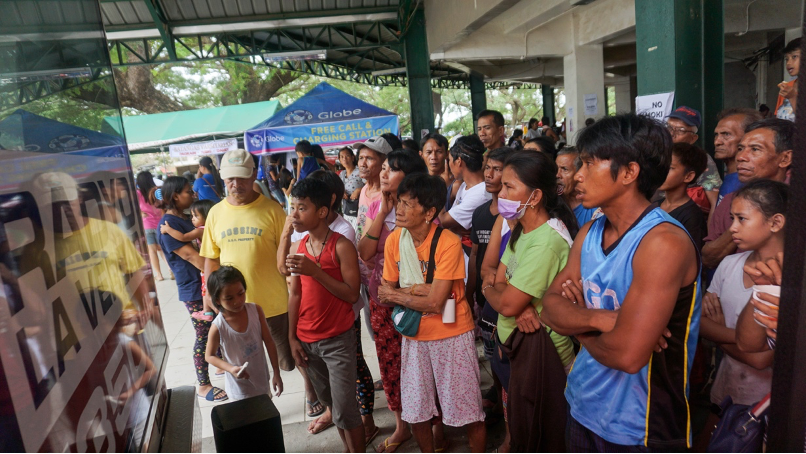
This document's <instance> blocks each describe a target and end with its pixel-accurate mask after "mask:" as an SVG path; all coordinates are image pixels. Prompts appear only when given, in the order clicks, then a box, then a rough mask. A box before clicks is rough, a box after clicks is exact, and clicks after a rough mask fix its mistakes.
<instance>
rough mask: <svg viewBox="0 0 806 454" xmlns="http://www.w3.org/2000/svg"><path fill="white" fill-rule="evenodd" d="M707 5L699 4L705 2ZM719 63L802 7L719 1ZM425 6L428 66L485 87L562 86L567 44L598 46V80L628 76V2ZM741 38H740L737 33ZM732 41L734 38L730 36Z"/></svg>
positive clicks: (487, 0)
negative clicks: (494, 83)
mask: <svg viewBox="0 0 806 454" xmlns="http://www.w3.org/2000/svg"><path fill="white" fill-rule="evenodd" d="M706 1H707V0H706ZM723 1H724V9H725V56H726V60H727V61H735V60H737V59H743V58H747V57H748V56H751V55H752V54H753V53H754V52H755V51H757V50H758V49H761V48H764V47H766V46H767V45H768V43H769V42H771V41H772V39H774V38H775V37H777V36H780V35H782V34H783V32H784V30H785V29H789V28H796V27H799V26H800V20H799V18H802V17H803V14H802V12H803V10H802V9H803V4H804V0H755V1H753V0H723ZM465 3H466V4H463V7H461V8H457V7H456V5H455V4H453V2H445V1H444V0H425V12H426V24H427V27H428V41H429V49H430V51H431V59H432V60H436V61H442V62H444V63H446V64H447V65H449V66H452V67H454V68H457V69H462V70H473V71H477V72H479V73H481V74H483V75H484V76H485V77H486V78H487V79H488V80H512V81H519V82H530V83H548V84H552V85H556V84H561V83H562V75H563V56H564V55H567V54H570V53H571V52H572V51H573V44H574V42H576V43H577V44H578V45H585V44H601V45H602V47H603V59H604V67H605V72H606V73H609V74H612V75H614V76H631V75H635V72H636V61H635V56H636V54H635V3H634V0H593V1H591V2H580V1H578V0H473V2H472V4H471V2H470V1H469V0H468V1H467V2H465ZM748 4H750V7H749V15H748V13H747V12H748ZM745 30H747V31H746V32H745ZM737 35H738V36H737Z"/></svg>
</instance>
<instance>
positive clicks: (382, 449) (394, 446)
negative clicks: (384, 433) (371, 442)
mask: <svg viewBox="0 0 806 454" xmlns="http://www.w3.org/2000/svg"><path fill="white" fill-rule="evenodd" d="M401 444H403V442H400V443H389V438H387V439H386V440H384V441H383V444H382V445H378V447H377V448H376V449H375V452H395V451H397V447H398V446H400V445H401ZM390 448H392V450H391V451H389V449H390Z"/></svg>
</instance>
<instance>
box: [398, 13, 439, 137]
mask: <svg viewBox="0 0 806 454" xmlns="http://www.w3.org/2000/svg"><path fill="white" fill-rule="evenodd" d="M407 27H408V30H407V31H406V32H405V46H406V78H407V79H408V84H409V99H410V101H411V131H412V133H411V134H412V137H414V140H419V139H420V138H421V137H422V136H423V134H427V133H429V132H433V131H434V100H433V97H432V94H431V93H432V91H431V64H430V54H429V52H428V40H427V37H426V34H425V13H424V12H423V10H422V9H417V10H416V11H414V13H413V15H412V17H411V19H410V20H409V23H408V25H407Z"/></svg>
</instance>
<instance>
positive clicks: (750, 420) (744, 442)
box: [706, 394, 770, 452]
mask: <svg viewBox="0 0 806 454" xmlns="http://www.w3.org/2000/svg"><path fill="white" fill-rule="evenodd" d="M721 407H722V408H723V409H724V410H723V411H722V419H720V420H719V423H718V424H717V425H716V429H715V430H714V433H713V434H712V435H711V441H710V442H709V443H708V449H707V450H706V452H761V448H762V445H763V442H764V431H765V430H766V427H767V423H766V416H767V411H768V410H769V408H770V395H769V394H767V395H766V396H765V397H764V398H763V399H761V400H760V401H758V402H757V403H756V404H755V405H739V404H734V403H733V399H731V398H730V396H728V397H726V398H725V400H724V401H723V402H722V405H721Z"/></svg>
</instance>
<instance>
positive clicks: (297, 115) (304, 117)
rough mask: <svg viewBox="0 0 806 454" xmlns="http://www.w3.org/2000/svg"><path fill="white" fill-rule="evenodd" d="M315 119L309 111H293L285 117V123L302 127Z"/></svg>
mask: <svg viewBox="0 0 806 454" xmlns="http://www.w3.org/2000/svg"><path fill="white" fill-rule="evenodd" d="M312 119H313V114H312V113H310V112H308V111H307V110H302V109H297V110H292V111H291V112H289V113H287V114H286V116H285V117H283V121H285V122H286V123H287V124H290V125H301V124H303V123H306V122H308V121H311V120H312Z"/></svg>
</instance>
